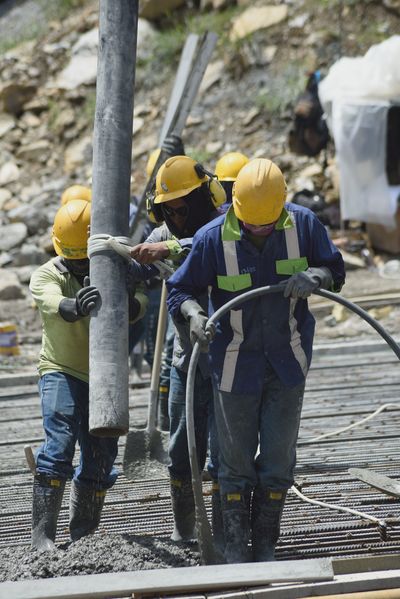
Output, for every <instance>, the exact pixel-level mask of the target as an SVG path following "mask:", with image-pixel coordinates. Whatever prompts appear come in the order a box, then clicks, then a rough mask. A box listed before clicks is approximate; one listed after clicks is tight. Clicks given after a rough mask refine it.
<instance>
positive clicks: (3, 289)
mask: <svg viewBox="0 0 400 599" xmlns="http://www.w3.org/2000/svg"><path fill="white" fill-rule="evenodd" d="M23 297H25V294H24V292H23V289H22V285H21V283H20V282H19V279H18V277H17V275H16V274H15V272H13V271H11V270H8V269H6V268H0V299H2V300H14V299H21V298H23Z"/></svg>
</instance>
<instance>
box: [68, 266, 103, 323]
mask: <svg viewBox="0 0 400 599" xmlns="http://www.w3.org/2000/svg"><path fill="white" fill-rule="evenodd" d="M89 283H90V280H89V277H85V278H84V281H83V285H84V286H83V287H82V289H79V291H78V292H77V293H76V295H75V297H65V298H64V299H62V300H61V302H60V305H59V307H58V312H59V314H60V316H61V317H62V318H63V319H64V320H66V321H67V322H75V321H76V320H79V318H82V317H83V316H88V314H89V312H91V310H93V308H94V306H95V305H96V301H97V299H98V298H99V297H100V294H99V290H98V289H97V288H96V287H94V286H93V285H90V284H89Z"/></svg>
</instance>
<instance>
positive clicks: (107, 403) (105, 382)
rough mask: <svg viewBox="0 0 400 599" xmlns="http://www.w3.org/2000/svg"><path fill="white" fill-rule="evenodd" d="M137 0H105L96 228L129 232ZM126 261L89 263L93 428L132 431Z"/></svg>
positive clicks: (110, 433) (111, 256)
mask: <svg viewBox="0 0 400 599" xmlns="http://www.w3.org/2000/svg"><path fill="white" fill-rule="evenodd" d="M137 24H138V0H100V14H99V50H98V71H97V86H96V114H95V121H94V138H93V201H92V214H91V233H92V235H96V234H109V235H113V236H121V235H122V236H127V235H128V229H129V201H130V178H131V156H132V126H133V97H134V91H133V90H134V82H135V61H136V41H137ZM126 268H127V267H126V263H125V261H124V259H123V258H122V257H121V256H119V255H118V254H117V253H115V252H114V250H112V249H110V250H107V249H105V250H104V251H101V252H99V253H96V254H95V255H94V256H93V257H92V258H91V261H90V278H91V284H92V285H95V286H96V287H97V288H98V289H99V291H100V297H101V301H100V305H99V306H98V307H97V309H96V310H95V311H93V313H92V316H91V319H90V349H89V373H90V390H89V430H90V432H91V433H92V434H93V435H97V436H100V437H118V436H119V435H123V434H126V433H127V432H128V429H129V410H128V401H129V398H128V386H129V364H128V295H127V290H126Z"/></svg>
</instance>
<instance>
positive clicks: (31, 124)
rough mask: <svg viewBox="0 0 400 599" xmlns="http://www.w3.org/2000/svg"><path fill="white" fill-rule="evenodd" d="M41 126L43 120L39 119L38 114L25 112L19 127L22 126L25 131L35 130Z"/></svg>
mask: <svg viewBox="0 0 400 599" xmlns="http://www.w3.org/2000/svg"><path fill="white" fill-rule="evenodd" d="M40 124H41V120H40V119H39V117H37V116H36V114H33V112H30V111H28V112H24V114H23V115H22V117H21V118H20V119H19V126H20V127H21V126H22V127H24V128H25V129H35V128H36V127H39V125H40Z"/></svg>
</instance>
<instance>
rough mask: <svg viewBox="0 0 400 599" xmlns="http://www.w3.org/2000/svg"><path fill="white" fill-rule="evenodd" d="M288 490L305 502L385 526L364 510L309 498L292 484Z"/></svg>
mask: <svg viewBox="0 0 400 599" xmlns="http://www.w3.org/2000/svg"><path fill="white" fill-rule="evenodd" d="M290 490H291V491H293V493H295V494H296V495H297V496H298V497H300V499H302V500H303V501H306V502H307V503H312V504H313V505H320V506H322V507H328V508H330V509H331V510H336V511H338V512H347V513H348V514H353V515H354V516H359V517H360V518H364V519H365V520H370V521H371V522H374V523H375V524H378V525H379V526H381V527H385V526H386V524H385V522H384V521H383V520H379V518H375V516H370V515H369V514H366V513H365V512H359V511H358V510H352V509H351V508H349V507H343V506H340V505H336V504H335V503H325V501H319V500H318V499H310V498H309V497H307V496H306V495H303V493H301V492H300V491H299V490H298V489H297V488H296V487H295V486H294V485H293V486H292V487H290Z"/></svg>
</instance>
